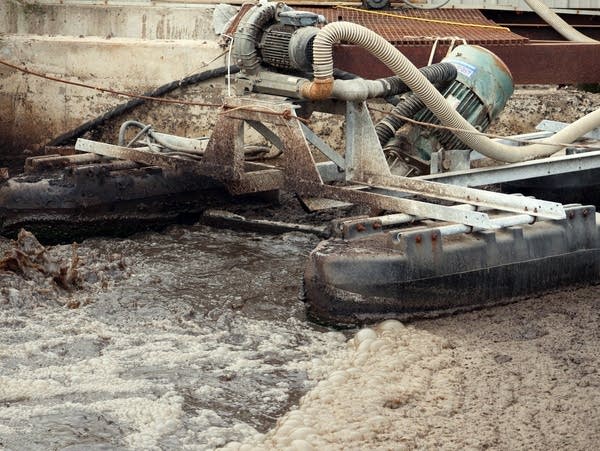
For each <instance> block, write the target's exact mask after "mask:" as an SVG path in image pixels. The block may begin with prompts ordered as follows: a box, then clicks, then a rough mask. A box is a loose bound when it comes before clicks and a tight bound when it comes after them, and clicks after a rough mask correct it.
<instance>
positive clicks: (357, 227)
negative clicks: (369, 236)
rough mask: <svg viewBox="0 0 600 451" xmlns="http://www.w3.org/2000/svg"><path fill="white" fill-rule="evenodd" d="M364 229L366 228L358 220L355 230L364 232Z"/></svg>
mask: <svg viewBox="0 0 600 451" xmlns="http://www.w3.org/2000/svg"><path fill="white" fill-rule="evenodd" d="M365 230H367V228H366V227H365V225H364V224H362V223H360V222H359V223H358V224H356V231H357V232H364V231H365Z"/></svg>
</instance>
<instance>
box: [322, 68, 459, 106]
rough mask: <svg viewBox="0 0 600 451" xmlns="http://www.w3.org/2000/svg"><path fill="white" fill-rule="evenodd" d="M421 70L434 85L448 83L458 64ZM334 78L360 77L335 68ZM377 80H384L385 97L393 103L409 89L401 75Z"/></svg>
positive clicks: (454, 75) (454, 76) (398, 100)
mask: <svg viewBox="0 0 600 451" xmlns="http://www.w3.org/2000/svg"><path fill="white" fill-rule="evenodd" d="M419 72H421V73H422V74H423V75H424V76H425V78H427V80H429V81H430V82H431V83H432V84H434V85H435V84H447V83H449V82H451V81H453V80H454V79H455V78H456V66H454V65H453V64H450V63H436V64H432V65H431V66H425V67H421V68H420V69H419ZM333 78H335V79H337V80H353V79H355V78H360V77H359V76H358V75H355V74H352V73H350V72H346V71H344V70H341V69H333ZM377 81H380V82H382V83H383V84H384V85H385V86H386V87H387V89H386V91H385V93H384V95H383V97H384V98H385V100H386V101H387V102H388V103H391V104H392V105H397V104H398V102H400V94H404V93H405V92H408V91H409V88H408V86H406V84H405V83H404V82H403V81H402V80H401V79H400V77H398V76H395V75H394V76H393V77H387V78H379V79H378V80H377Z"/></svg>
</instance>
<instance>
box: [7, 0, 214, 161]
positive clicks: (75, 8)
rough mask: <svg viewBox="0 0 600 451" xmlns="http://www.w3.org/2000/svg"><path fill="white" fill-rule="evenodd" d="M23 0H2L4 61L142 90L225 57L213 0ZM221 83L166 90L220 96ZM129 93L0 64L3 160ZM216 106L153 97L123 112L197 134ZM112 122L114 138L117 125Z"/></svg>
mask: <svg viewBox="0 0 600 451" xmlns="http://www.w3.org/2000/svg"><path fill="white" fill-rule="evenodd" d="M25 3H26V2H24V1H17V0H1V1H0V18H1V19H0V20H2V22H1V24H2V28H0V30H2V31H3V32H2V33H0V59H1V60H4V61H8V62H10V63H13V64H16V65H18V66H21V67H22V66H25V67H27V68H28V69H30V70H32V71H36V72H41V73H43V74H46V75H50V76H53V77H56V78H59V79H65V80H71V81H78V82H82V83H86V84H90V85H94V86H98V87H104V88H109V89H114V90H119V91H125V92H132V93H137V94H141V93H144V92H147V91H149V90H152V89H154V88H156V87H158V86H160V85H162V84H165V83H168V82H171V81H173V80H179V79H181V78H184V77H186V76H189V75H192V74H194V73H197V72H202V71H203V70H206V69H208V68H212V67H219V66H223V65H224V63H225V61H224V57H219V55H221V54H222V53H223V49H222V48H221V47H219V45H218V43H217V41H216V39H217V36H216V35H215V34H214V33H213V32H212V25H211V23H212V13H213V8H210V7H206V6H196V7H194V8H185V7H182V8H179V7H176V8H173V9H171V8H165V7H164V6H156V7H155V6H151V5H137V6H131V5H126V6H123V5H117V6H108V7H105V8H103V7H98V6H94V5H91V6H90V5H81V4H71V3H70V4H67V5H57V4H48V5H45V4H39V5H36V6H28V5H26V4H25ZM55 3H56V2H55ZM79 3H80V2H79ZM213 60H214V61H213ZM206 63H209V64H208V65H206ZM222 87H223V80H216V81H213V82H207V83H203V84H202V85H199V86H197V87H194V88H192V89H188V90H186V92H184V93H178V92H174V93H173V94H171V95H172V96H174V97H180V96H181V97H182V98H184V99H186V100H195V101H208V102H214V103H220V101H221V94H222ZM127 100H129V99H128V98H125V97H118V96H114V95H111V94H106V93H101V92H99V91H96V90H91V89H87V88H82V87H76V86H71V85H67V84H62V83H57V82H55V81H49V80H46V79H43V78H39V77H35V76H32V75H26V74H23V73H21V72H18V71H16V70H14V69H10V68H7V67H6V66H2V65H0V152H1V154H0V164H1V163H2V162H4V163H6V162H7V161H9V162H10V161H12V160H14V159H15V158H17V159H18V158H19V156H20V152H21V151H22V150H23V149H34V150H35V149H36V148H37V147H39V146H41V145H42V144H44V143H46V142H47V141H48V140H50V139H51V138H53V137H55V136H58V135H59V134H61V133H63V132H65V131H67V130H70V129H72V128H74V127H76V126H78V125H80V124H82V123H83V122H85V121H88V120H90V119H93V118H95V117H97V116H98V115H100V114H102V113H104V112H106V111H107V110H109V109H111V108H112V107H114V106H116V105H118V104H120V103H122V102H125V101H127ZM209 110H210V111H209ZM214 113H215V109H214V108H212V109H210V108H203V107H199V106H184V105H169V106H166V105H161V106H159V105H156V104H154V105H153V106H152V108H150V107H144V108H140V109H138V110H136V111H135V112H134V113H132V114H133V116H127V117H124V118H123V119H122V120H125V119H128V118H135V119H138V120H141V121H144V122H150V123H153V124H154V125H155V127H156V128H157V129H160V130H164V131H167V132H173V133H178V134H183V135H188V136H199V135H204V134H206V133H207V132H208V130H210V127H211V125H212V121H213V120H214V116H215V114H214ZM108 128H109V129H111V131H110V133H111V135H112V136H115V137H116V131H115V130H114V128H115V125H114V124H110V125H109V127H108Z"/></svg>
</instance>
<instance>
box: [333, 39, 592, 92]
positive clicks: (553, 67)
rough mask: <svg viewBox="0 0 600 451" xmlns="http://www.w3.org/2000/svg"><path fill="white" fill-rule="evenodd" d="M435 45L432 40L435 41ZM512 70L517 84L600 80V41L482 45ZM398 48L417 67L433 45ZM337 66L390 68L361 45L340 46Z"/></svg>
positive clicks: (367, 72)
mask: <svg viewBox="0 0 600 451" xmlns="http://www.w3.org/2000/svg"><path fill="white" fill-rule="evenodd" d="M432 45H433V42H432ZM483 46H484V47H485V48H487V49H488V50H490V51H492V52H494V53H495V54H496V55H498V57H499V58H500V59H501V60H502V61H504V63H505V64H506V65H507V66H508V68H509V69H510V71H511V73H512V76H513V79H514V82H515V83H517V84H561V83H565V84H567V83H600V44H587V43H575V42H563V41H547V42H531V43H528V44H520V45H507V44H503V45H498V44H485V45H483ZM399 50H400V51H402V53H403V54H404V55H405V56H406V57H407V58H408V59H409V60H411V61H412V63H413V64H414V65H415V66H417V67H422V66H426V65H427V61H428V59H429V55H430V53H431V46H429V45H406V44H404V45H402V46H400V47H399ZM447 51H448V45H447V44H442V43H439V44H438V47H437V50H436V53H435V57H434V61H440V60H441V59H442V58H444V56H446V52H447ZM334 59H335V63H336V67H339V68H340V69H343V70H346V71H348V72H352V73H354V74H357V75H360V76H361V77H364V78H371V79H373V78H381V77H387V76H389V75H391V73H392V72H391V71H390V70H389V69H388V68H387V67H386V66H385V65H384V64H383V63H382V62H381V61H379V60H378V59H377V58H375V57H374V56H373V55H371V54H370V53H369V52H367V51H366V50H364V49H362V48H361V47H358V46H354V45H337V46H335V48H334Z"/></svg>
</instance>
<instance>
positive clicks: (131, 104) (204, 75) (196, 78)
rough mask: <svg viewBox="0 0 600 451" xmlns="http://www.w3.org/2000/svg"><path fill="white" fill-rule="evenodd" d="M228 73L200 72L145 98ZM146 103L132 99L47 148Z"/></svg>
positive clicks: (231, 70)
mask: <svg viewBox="0 0 600 451" xmlns="http://www.w3.org/2000/svg"><path fill="white" fill-rule="evenodd" d="M239 70H240V69H239V68H238V67H237V66H231V67H230V68H229V73H231V74H235V73H237V72H239ZM227 73H228V71H227V67H226V66H224V67H219V68H216V69H210V70H206V71H204V72H199V73H197V74H194V75H190V76H189V77H185V78H183V79H181V80H175V81H172V82H170V83H167V84H165V85H162V86H160V87H158V88H156V89H154V90H152V91H150V92H147V93H145V94H144V96H145V97H160V96H163V95H165V94H168V93H169V92H171V91H174V90H175V89H177V88H183V87H185V86H190V85H195V84H197V83H200V82H202V81H206V80H210V79H212V78H217V77H224V76H225V75H227ZM145 102H146V100H145V99H131V100H130V101H128V102H125V103H122V104H120V105H118V106H116V107H115V108H113V109H112V110H110V111H107V112H106V113H104V114H102V115H100V116H98V117H96V118H95V119H92V120H90V121H87V122H85V123H83V124H81V125H80V126H79V127H77V128H74V129H72V130H69V131H68V132H65V133H63V134H62V135H60V136H57V137H56V138H54V139H53V140H52V141H50V142H49V143H47V144H46V145H47V146H62V145H65V144H66V143H68V142H70V141H72V140H74V139H76V138H79V137H80V136H81V135H83V134H84V133H86V132H88V131H90V130H92V129H94V128H96V127H99V126H100V125H102V124H104V123H105V122H107V121H109V120H111V119H114V118H115V117H118V116H121V115H122V114H125V113H127V112H129V111H131V110H133V109H134V108H137V107H138V106H140V105H143V104H144V103H145Z"/></svg>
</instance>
